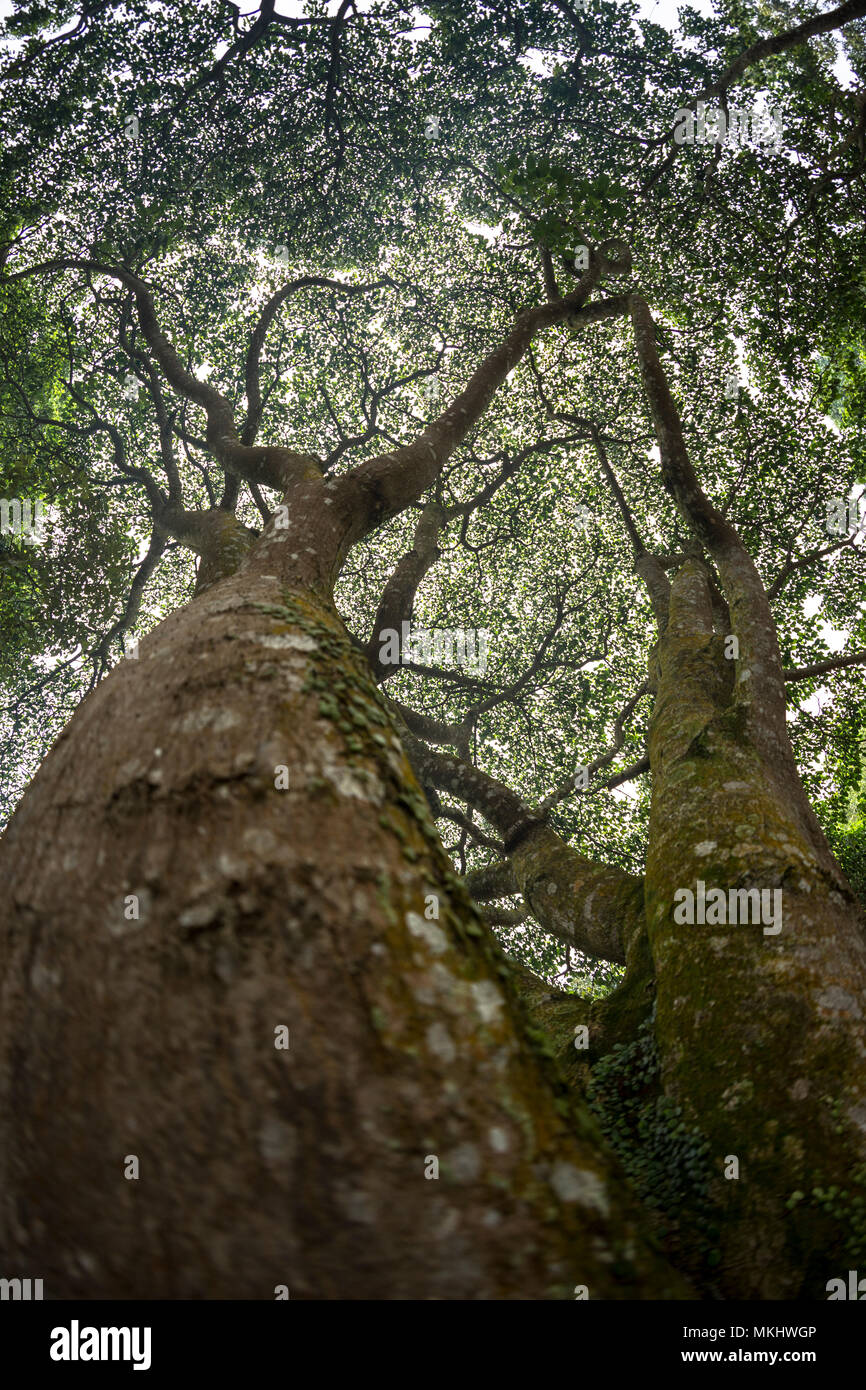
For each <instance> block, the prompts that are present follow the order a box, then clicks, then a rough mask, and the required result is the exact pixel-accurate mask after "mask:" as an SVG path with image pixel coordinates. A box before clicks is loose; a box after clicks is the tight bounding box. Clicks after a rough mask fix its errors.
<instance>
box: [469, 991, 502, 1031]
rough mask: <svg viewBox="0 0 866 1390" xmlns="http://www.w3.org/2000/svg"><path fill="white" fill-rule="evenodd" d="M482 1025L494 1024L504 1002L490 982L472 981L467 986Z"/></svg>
mask: <svg viewBox="0 0 866 1390" xmlns="http://www.w3.org/2000/svg"><path fill="white" fill-rule="evenodd" d="M469 988H470V989H471V991H472V998H473V999H474V1000H475V1007H476V1009H477V1010H478V1012H479V1014H480V1015H481V1021H482V1023H495V1022H496V1019H497V1018H498V1016H499V1011H500V1009H501V1008H502V1006H503V1004H504V1003H505V1000H504V999H503V998H502V995H501V993H500V992H499V990H498V989H497V988H496V986H495V984H493V982H492V980H474V981H473V983H472V984H471V985H470V986H469Z"/></svg>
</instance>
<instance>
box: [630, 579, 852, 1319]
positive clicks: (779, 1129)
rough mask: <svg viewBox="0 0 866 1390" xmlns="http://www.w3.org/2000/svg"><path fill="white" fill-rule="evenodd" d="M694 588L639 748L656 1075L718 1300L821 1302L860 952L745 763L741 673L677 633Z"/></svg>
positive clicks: (845, 1256) (782, 784) (828, 891)
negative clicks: (688, 1144)
mask: <svg viewBox="0 0 866 1390" xmlns="http://www.w3.org/2000/svg"><path fill="white" fill-rule="evenodd" d="M700 583H701V581H700V576H696V574H690V573H689V572H688V567H686V570H684V571H683V572H682V573H681V575H680V576H678V578H677V581H675V584H674V590H673V595H672V600H671V624H670V627H669V629H668V631H667V633H666V635H665V636H664V637H663V638H662V640H661V642H660V645H659V667H660V679H659V689H658V696H657V701H656V708H655V711H654V715H653V720H652V726H651V731H650V759H651V764H652V769H653V800H652V812H651V818H650V837H649V840H650V843H649V853H648V857H647V873H646V912H647V925H648V930H649V934H650V942H651V947H652V953H653V959H654V962H655V968H656V978H657V987H658V1005H657V1021H656V1032H657V1038H658V1046H659V1051H660V1054H661V1068H662V1076H663V1080H664V1086H665V1091H666V1093H667V1095H668V1097H669V1098H670V1099H671V1100H672V1101H674V1102H675V1103H677V1104H679V1105H681V1106H682V1111H683V1123H684V1124H685V1125H686V1126H687V1127H688V1126H694V1127H695V1142H696V1144H698V1143H702V1144H703V1145H705V1150H704V1149H702V1157H701V1166H702V1173H701V1181H702V1182H703V1184H704V1186H705V1189H706V1196H707V1198H708V1202H709V1204H710V1206H711V1207H712V1208H713V1209H714V1214H713V1224H714V1225H715V1226H717V1228H718V1231H719V1233H720V1234H719V1236H718V1242H719V1244H718V1249H716V1250H715V1252H714V1257H715V1259H716V1260H718V1262H719V1269H718V1277H719V1280H720V1286H721V1288H722V1289H723V1291H724V1292H725V1293H726V1295H727V1296H728V1297H733V1298H755V1297H757V1298H791V1297H796V1296H798V1295H799V1296H802V1297H805V1298H824V1297H826V1293H825V1292H824V1285H825V1282H826V1280H827V1279H828V1278H831V1277H834V1276H838V1275H844V1273H845V1271H846V1270H847V1269H848V1268H849V1266H851V1262H852V1261H853V1262H854V1264H853V1266H851V1267H856V1261H857V1260H858V1259H859V1260H860V1261H861V1262H862V1261H863V1260H864V1259H866V1065H864V1061H866V933H864V924H863V919H862V914H861V912H860V910H859V907H858V905H857V902H856V899H855V898H854V895H853V893H852V892H851V890H850V888H849V887H848V885H847V884H846V882H845V880H844V877H843V875H842V873H841V870H839V868H838V866H837V865H835V863H834V861H833V860H832V858H831V856H830V854H829V851H828V850H827V849H826V845H825V844H823V843H822V842H821V840H820V832H817V833H813V832H812V830H811V826H812V824H813V817H812V815H811V811H810V809H809V808H808V804H807V803H806V802H805V795H804V793H803V790H802V787H801V786H800V784H799V782H798V781H796V780H795V779H792V778H791V777H790V775H789V774H787V773H786V772H785V771H784V769H781V770H780V769H779V768H775V767H768V766H767V765H766V763H765V761H764V760H763V759H762V758H761V757H760V756H759V755H758V754H757V753H756V752H755V751H754V749H753V747H752V746H751V743H750V739H749V732H748V727H747V724H746V720H745V718H744V715H743V710H742V708H741V707H738V706H737V704H736V703H735V701H734V699H733V697H732V694H731V686H732V680H733V679H734V677H736V678H737V679H738V680H739V681H740V682H742V681H744V680H746V679H749V678H750V676H751V675H754V677H755V678H756V677H757V673H750V672H749V671H748V670H747V671H745V672H743V671H742V670H739V669H738V668H733V667H732V664H731V663H730V662H726V661H725V658H724V654H723V650H722V646H723V644H722V640H721V638H719V637H717V636H714V635H713V633H712V626H711V622H710V619H709V604H708V601H707V602H706V604H705V611H704V616H703V621H702V622H701V621H693V619H694V613H695V612H699V611H700V604H699V603H697V602H696V594H697V595H698V596H700ZM689 605H691V606H692V612H691V613H689ZM734 689H736V686H734ZM689 895H691V896H689ZM749 895H750V896H749ZM690 904H691V907H690ZM713 1243H715V1238H714V1240H713Z"/></svg>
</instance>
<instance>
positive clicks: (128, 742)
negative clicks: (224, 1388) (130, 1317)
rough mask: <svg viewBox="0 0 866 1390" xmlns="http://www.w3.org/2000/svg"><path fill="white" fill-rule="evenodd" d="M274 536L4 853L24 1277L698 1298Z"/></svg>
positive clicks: (190, 613) (103, 1285)
mask: <svg viewBox="0 0 866 1390" xmlns="http://www.w3.org/2000/svg"><path fill="white" fill-rule="evenodd" d="M257 552H260V553H259V554H257ZM273 554H274V550H273V547H270V548H269V547H268V546H267V535H265V536H263V537H262V538H261V540H260V541H258V542H256V545H255V546H254V548H253V552H252V553H251V555H250V557H249V558H248V560H247V561H246V562H245V564H244V565H243V566H242V568H241V569H240V570H239V571H238V573H237V574H235V575H233V576H231V577H228V578H224V579H222V580H220V581H219V582H216V583H214V584H213V585H212V586H211V587H209V588H208V589H207V590H206V591H205V592H204V593H202V594H201V595H200V596H199V597H197V598H196V599H194V600H193V602H192V603H190V604H189V605H188V606H187V607H186V608H184V609H181V610H179V611H178V612H176V613H174V614H173V615H172V616H170V617H169V618H168V619H167V620H166V621H165V622H163V623H162V624H161V625H160V626H159V627H158V628H157V629H155V631H154V632H153V633H151V634H150V636H149V637H147V638H146V639H144V640H143V641H142V643H141V647H140V656H139V658H138V659H137V660H129V661H126V662H124V663H122V664H121V665H120V666H119V667H118V668H117V669H116V670H114V671H113V672H112V673H111V674H110V675H109V677H108V678H107V679H106V680H105V681H104V682H103V683H102V684H101V685H99V686H98V687H97V688H96V690H95V691H94V692H93V693H92V694H91V695H90V696H89V697H88V698H87V699H86V700H85V701H84V703H83V704H82V706H81V707H80V709H79V710H78V712H77V713H76V715H75V717H74V718H73V720H72V721H71V723H70V725H69V727H68V728H67V730H66V731H65V733H64V734H63V735H62V737H61V738H60V740H59V741H58V743H57V745H56V746H55V747H54V749H53V750H52V752H51V753H50V754H49V755H48V757H47V758H46V760H45V762H44V763H43V765H42V767H41V769H40V771H39V773H38V774H37V776H36V778H35V780H34V782H33V784H32V786H31V788H30V790H29V792H28V794H27V795H26V796H25V798H24V800H23V801H22V803H21V805H20V807H19V809H18V811H17V813H16V815H15V816H14V818H13V820H12V823H11V825H10V827H9V830H8V832H7V834H6V836H5V837H4V839H3V841H2V844H0V874H2V878H3V882H4V885H5V890H6V891H5V893H4V895H3V902H2V917H0V933H2V935H0V941H2V957H0V958H2V1011H0V1193H2V1199H0V1255H2V1261H3V1266H4V1268H6V1269H14V1270H15V1271H19V1270H20V1271H21V1273H22V1274H24V1273H26V1272H28V1271H30V1270H32V1271H34V1272H37V1271H38V1274H39V1275H40V1276H41V1277H43V1278H44V1280H45V1288H46V1296H51V1297H60V1298H63V1297H84V1298H97V1297H102V1298H123V1297H133V1296H136V1297H144V1298H160V1297H163V1298H164V1297H168V1298H200V1297H222V1298H239V1297H250V1298H272V1297H273V1293H274V1288H275V1286H276V1285H278V1284H286V1285H288V1286H289V1289H290V1292H291V1296H292V1297H293V1298H295V1297H307V1298H327V1297H339V1298H399V1297H420V1298H455V1297H468V1298H545V1297H553V1298H556V1297H571V1296H572V1289H573V1286H574V1285H575V1284H586V1285H587V1286H588V1288H589V1293H590V1297H594V1298H596V1297H601V1298H634V1297H641V1298H647V1297H677V1296H681V1295H682V1294H683V1292H684V1291H685V1286H684V1285H683V1284H682V1282H681V1280H680V1279H679V1277H678V1276H676V1275H674V1274H672V1273H671V1271H670V1269H669V1267H668V1266H667V1264H666V1262H665V1261H664V1259H663V1258H661V1257H660V1255H659V1254H658V1253H657V1252H656V1249H655V1248H654V1246H653V1245H652V1243H651V1242H648V1241H646V1240H645V1239H644V1237H643V1235H642V1233H641V1217H640V1214H639V1210H638V1208H637V1207H636V1204H635V1201H634V1199H633V1197H632V1196H631V1194H630V1192H629V1190H628V1189H627V1188H626V1186H625V1185H624V1183H623V1182H622V1180H621V1178H620V1176H619V1172H618V1168H617V1164H616V1162H615V1160H613V1159H612V1157H611V1155H610V1154H609V1152H608V1151H607V1150H606V1149H605V1147H604V1145H603V1143H602V1142H601V1140H600V1137H599V1133H598V1131H597V1129H596V1127H595V1124H594V1122H593V1121H592V1119H591V1118H590V1117H589V1115H588V1112H586V1111H585V1110H584V1109H582V1108H581V1107H577V1108H575V1106H574V1105H573V1103H572V1101H571V1100H570V1098H569V1096H568V1093H567V1090H566V1088H565V1087H564V1085H563V1083H562V1081H561V1080H560V1079H559V1077H558V1073H557V1072H556V1070H555V1068H554V1066H553V1064H552V1062H551V1060H550V1059H549V1057H548V1056H547V1055H546V1053H545V1048H544V1045H543V1042H542V1040H541V1037H540V1035H538V1034H537V1033H534V1032H533V1031H532V1029H531V1027H529V1025H528V1024H527V1021H526V1019H525V1017H524V1015H523V1012H522V1008H521V1006H520V1004H519V1001H518V999H517V995H516V993H515V992H514V989H513V986H512V984H511V980H510V970H509V967H508V966H507V964H506V963H505V962H504V960H503V958H502V956H501V955H500V953H499V951H498V949H497V948H496V946H495V943H494V942H493V940H492V938H491V937H490V935H489V932H488V931H487V929H486V927H485V926H484V925H483V923H482V922H481V920H480V918H479V917H478V915H477V910H476V909H475V908H474V907H473V905H472V903H471V901H470V899H469V897H468V895H467V894H466V892H465V889H464V888H463V887H462V885H461V884H460V882H459V880H458V879H457V878H456V877H455V875H454V873H453V871H452V869H451V866H450V864H449V862H448V860H447V858H446V856H445V855H444V853H443V851H442V850H441V847H440V845H439V842H438V839H437V837H436V834H435V831H434V829H433V827H432V824H431V822H430V820H429V817H428V813H427V809H426V805H425V803H424V800H423V797H422V795H421V793H420V790H419V788H418V786H417V783H416V782H415V781H414V778H413V776H412V773H411V770H410V767H409V764H408V762H407V760H406V757H405V755H404V753H403V751H402V748H401V745H400V743H399V740H398V739H397V737H396V736H395V734H394V732H393V729H392V727H391V725H390V723H389V716H388V710H387V705H386V703H385V701H384V700H383V699H382V697H381V696H380V695H379V694H378V692H377V690H376V687H375V684H374V682H373V680H372V678H371V676H370V673H369V670H368V669H367V668H366V666H365V663H364V661H363V658H362V656H360V655H359V654H358V653H357V652H356V651H355V650H354V648H353V646H352V644H351V642H350V640H349V639H348V637H347V635H346V633H345V631H344V629H343V627H342V625H341V623H340V622H339V620H338V618H337V617H336V614H335V613H334V611H333V609H332V607H331V606H330V604H329V603H328V602H327V601H325V600H323V599H320V598H315V597H313V596H311V594H310V593H309V592H304V591H301V590H299V589H298V588H293V589H290V588H287V587H286V586H285V585H283V584H281V583H280V582H279V581H277V580H276V579H275V578H273V577H269V576H267V575H264V574H262V573H261V571H262V569H263V567H264V563H265V561H264V560H262V558H261V555H264V556H265V557H267V556H268V555H271V556H272V555H273ZM280 767H286V768H287V769H288V776H289V787H288V789H287V790H283V789H279V788H278V787H277V786H276V785H275V776H276V775H278V773H277V770H278V769H279V768H280ZM133 895H134V898H135V899H136V900H137V904H138V912H139V915H138V917H137V918H136V917H131V918H130V916H129V915H128V913H129V905H130V902H131V900H132V898H133ZM434 900H435V901H436V902H437V905H438V918H435V917H433V918H431V916H430V915H429V913H430V912H431V904H432V903H433V902H434ZM281 1025H284V1026H285V1027H287V1028H288V1029H289V1040H290V1046H289V1048H288V1049H287V1050H278V1049H277V1048H276V1047H275V1029H278V1028H279V1027H280V1026H281ZM129 1155H135V1156H137V1157H138V1159H139V1162H140V1176H139V1177H138V1179H137V1180H135V1179H128V1178H126V1177H125V1176H124V1166H125V1164H126V1162H127V1156H129ZM432 1155H435V1156H437V1157H438V1160H439V1163H440V1164H441V1170H440V1176H439V1179H438V1181H434V1180H429V1179H425V1163H426V1162H427V1160H428V1156H432Z"/></svg>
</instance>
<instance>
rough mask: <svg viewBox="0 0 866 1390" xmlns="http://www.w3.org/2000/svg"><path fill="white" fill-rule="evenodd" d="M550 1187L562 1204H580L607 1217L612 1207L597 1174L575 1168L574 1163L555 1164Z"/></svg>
mask: <svg viewBox="0 0 866 1390" xmlns="http://www.w3.org/2000/svg"><path fill="white" fill-rule="evenodd" d="M550 1185H551V1187H552V1188H553V1190H554V1192H555V1193H556V1195H557V1197H558V1198H559V1200H560V1201H561V1202H579V1203H580V1205H581V1206H583V1207H592V1208H593V1210H594V1211H597V1212H600V1213H601V1215H602V1216H607V1215H608V1212H609V1210H610V1205H609V1203H608V1200H607V1193H606V1191H605V1187H604V1183H603V1182H602V1180H601V1178H600V1177H599V1176H598V1174H597V1173H592V1172H590V1171H589V1170H588V1169H586V1168H575V1166H574V1164H573V1163H564V1162H560V1163H555V1164H554V1165H553V1171H552V1172H551V1174H550Z"/></svg>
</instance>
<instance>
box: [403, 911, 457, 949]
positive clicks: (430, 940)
mask: <svg viewBox="0 0 866 1390" xmlns="http://www.w3.org/2000/svg"><path fill="white" fill-rule="evenodd" d="M406 926H407V927H408V928H409V930H410V932H411V933H412V935H413V936H417V937H420V939H421V940H422V941H424V942H426V944H427V946H428V948H429V949H430V950H431V951H432V952H433V955H434V956H441V955H442V953H443V951H447V949H448V938H447V936H446V935H445V933H444V931H443V930H442V928H441V927H437V925H436V923H435V922H428V921H427V919H426V918H425V917H419V915H418V913H417V912H407V913H406Z"/></svg>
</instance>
